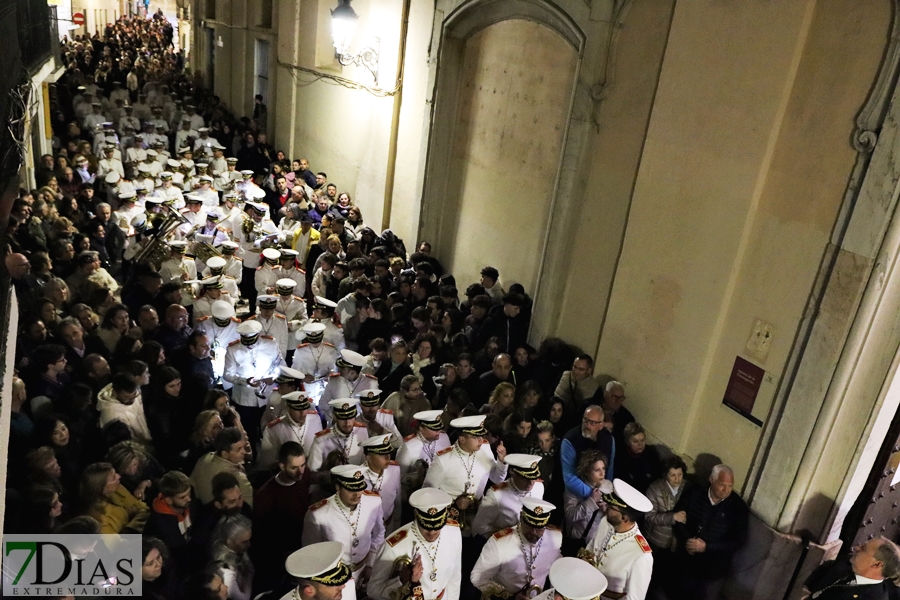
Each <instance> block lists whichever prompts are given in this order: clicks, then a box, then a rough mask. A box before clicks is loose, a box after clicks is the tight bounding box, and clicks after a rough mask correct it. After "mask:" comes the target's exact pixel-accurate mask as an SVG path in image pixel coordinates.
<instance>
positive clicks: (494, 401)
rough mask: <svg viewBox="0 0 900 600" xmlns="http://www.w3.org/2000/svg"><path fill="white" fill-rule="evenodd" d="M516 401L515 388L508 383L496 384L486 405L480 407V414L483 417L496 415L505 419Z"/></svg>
mask: <svg viewBox="0 0 900 600" xmlns="http://www.w3.org/2000/svg"><path fill="white" fill-rule="evenodd" d="M515 401H516V386H514V385H513V384H511V383H509V382H506V381H504V382H502V383H498V384H497V387H495V388H494V391H493V392H491V397H490V398H488V403H487V404H485V405H484V406H483V407H481V413H482V414H485V415H497V416H498V417H500V418H501V419H505V418H506V417H508V416H509V415H510V413H512V411H513V408H514V406H515Z"/></svg>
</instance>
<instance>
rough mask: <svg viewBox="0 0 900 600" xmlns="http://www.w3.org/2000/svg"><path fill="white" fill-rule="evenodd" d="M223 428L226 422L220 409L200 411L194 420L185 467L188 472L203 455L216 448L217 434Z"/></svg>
mask: <svg viewBox="0 0 900 600" xmlns="http://www.w3.org/2000/svg"><path fill="white" fill-rule="evenodd" d="M223 429H225V424H224V423H223V422H222V417H221V416H220V415H219V411H217V410H215V409H207V410H204V411H200V414H199V415H197V418H196V419H195V420H194V431H193V433H191V438H190V445H189V448H188V455H187V459H186V460H185V464H184V469H183V470H184V471H185V472H186V473H190V472H191V471H192V470H193V468H194V465H196V464H197V461H198V460H200V458H201V457H202V456H204V455H206V454H208V453H210V452H213V451H214V450H215V447H214V444H213V442H214V441H215V439H216V435H218V433H219V432H220V431H222V430H223Z"/></svg>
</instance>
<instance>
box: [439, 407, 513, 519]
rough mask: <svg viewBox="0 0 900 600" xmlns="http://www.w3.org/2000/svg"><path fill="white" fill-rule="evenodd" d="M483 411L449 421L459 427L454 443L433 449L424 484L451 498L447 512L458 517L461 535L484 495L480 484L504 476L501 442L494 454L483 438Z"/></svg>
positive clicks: (504, 455)
mask: <svg viewBox="0 0 900 600" xmlns="http://www.w3.org/2000/svg"><path fill="white" fill-rule="evenodd" d="M484 419H485V416H484V415H480V416H472V417H459V418H457V419H453V420H452V421H450V426H451V427H456V428H457V429H459V437H458V438H457V440H456V443H455V444H454V445H453V446H451V447H449V448H447V449H446V450H442V451H440V452H438V453H437V456H435V457H434V462H433V463H431V468H429V469H428V474H427V475H426V476H425V482H424V483H423V484H422V485H423V486H425V487H436V488H440V489H442V490H444V491H445V492H447V493H448V494H450V496H451V497H452V498H453V499H454V501H453V506H451V507H450V516H451V517H459V518H455V519H454V520H456V521H458V522H459V523H460V525H461V526H462V528H463V535H467V536H471V535H472V532H471V521H472V519H474V517H475V513H476V512H477V511H478V504H479V503H480V502H481V498H482V496H483V495H484V488H485V486H486V485H487V482H488V480H489V479H490V480H491V481H493V482H494V483H501V482H502V481H503V480H504V479H506V463H505V462H503V459H504V458H506V448H505V447H504V446H503V444H502V443H501V444H500V445H499V446H498V447H497V458H496V459H495V458H494V453H493V452H492V451H491V447H490V445H489V444H488V443H487V440H485V439H484V438H485V436H486V435H487V430H486V429H485V428H484Z"/></svg>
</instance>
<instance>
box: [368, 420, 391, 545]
mask: <svg viewBox="0 0 900 600" xmlns="http://www.w3.org/2000/svg"><path fill="white" fill-rule="evenodd" d="M392 437H393V436H392V435H391V434H390V433H385V434H384V435H376V436H374V437H370V438H369V439H367V440H366V441H364V442H363V443H362V447H363V454H364V455H365V457H366V459H365V462H364V463H363V467H364V468H363V478H365V480H366V489H367V490H369V491H370V492H375V493H377V494H378V496H379V497H380V498H381V512H382V516H383V517H384V526H385V529H386V530H387V531H393V530H395V529H397V528H398V527H399V526H400V465H398V464H397V462H396V461H393V460H391V452H393V450H394V447H393V446H392V445H391V438H392Z"/></svg>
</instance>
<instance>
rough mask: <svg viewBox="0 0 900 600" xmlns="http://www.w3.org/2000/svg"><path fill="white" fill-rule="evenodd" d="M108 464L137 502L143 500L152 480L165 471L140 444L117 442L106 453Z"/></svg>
mask: <svg viewBox="0 0 900 600" xmlns="http://www.w3.org/2000/svg"><path fill="white" fill-rule="evenodd" d="M106 461H107V462H108V463H110V464H111V465H112V466H113V468H114V469H115V470H116V473H118V474H119V477H121V483H122V485H124V486H125V487H126V488H128V490H129V491H130V492H131V493H132V494H133V495H134V497H135V498H137V499H138V500H144V499H145V496H146V491H147V489H148V488H149V487H150V486H151V485H152V484H153V480H154V479H158V478H159V477H162V475H163V473H164V472H165V470H164V469H163V467H162V465H160V464H159V461H157V460H156V459H155V458H153V457H152V456H151V455H150V454H148V453H147V450H146V448H144V447H143V446H142V445H141V444H138V443H137V442H132V441H124V442H119V443H118V444H116V445H115V446H113V447H112V448H110V449H109V452H107V453H106Z"/></svg>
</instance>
